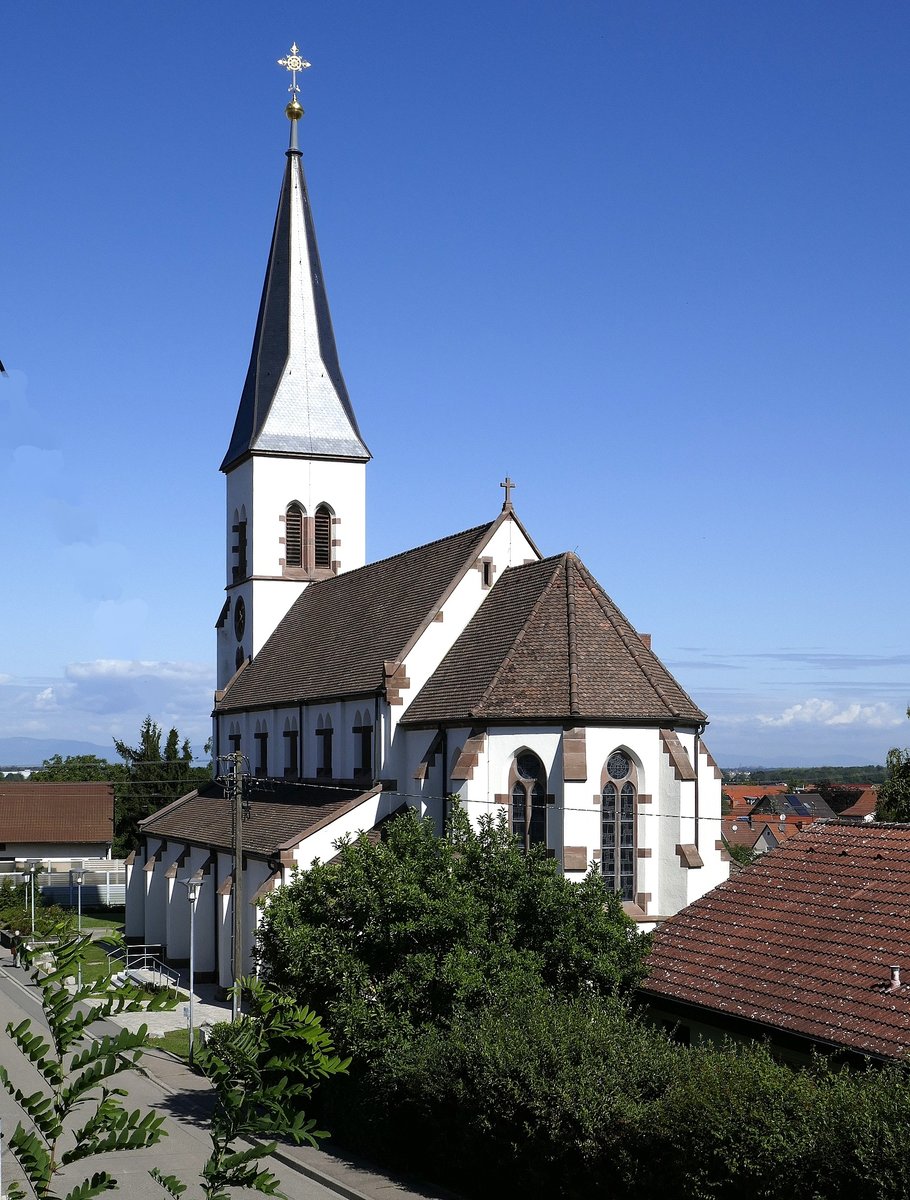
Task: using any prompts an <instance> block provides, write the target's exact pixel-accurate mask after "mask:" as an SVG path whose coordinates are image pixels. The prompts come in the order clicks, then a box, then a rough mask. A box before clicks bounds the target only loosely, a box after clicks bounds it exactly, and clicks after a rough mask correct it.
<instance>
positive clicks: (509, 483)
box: [499, 475, 516, 512]
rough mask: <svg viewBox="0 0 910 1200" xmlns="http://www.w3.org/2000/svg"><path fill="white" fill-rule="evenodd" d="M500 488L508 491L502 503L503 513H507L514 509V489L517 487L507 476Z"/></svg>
mask: <svg viewBox="0 0 910 1200" xmlns="http://www.w3.org/2000/svg"><path fill="white" fill-rule="evenodd" d="M499 486H500V487H501V488H505V490H506V498H505V500H504V501H503V502H502V511H503V512H507V511H509V510H510V509H511V507H512V488H514V487H515V486H516V485H515V484H514V483H513V482H512V480H511V479H510V478H509V476H508V475H507V476H506V477H505V479H504V480H503V481H502V483H501V484H500V485H499Z"/></svg>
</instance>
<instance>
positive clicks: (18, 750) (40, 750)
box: [0, 737, 120, 771]
mask: <svg viewBox="0 0 910 1200" xmlns="http://www.w3.org/2000/svg"><path fill="white" fill-rule="evenodd" d="M55 754H59V755H60V756H61V757H62V758H67V757H69V756H70V755H74V754H94V755H95V756H96V757H98V758H106V759H107V760H108V762H119V761H120V760H119V759H118V757H117V752H116V750H115V749H114V743H113V741H110V742H109V743H108V744H107V745H106V746H98V745H96V744H95V743H94V742H70V741H67V740H66V739H65V738H30V737H0V769H2V770H5V771H8V770H10V769H11V768H13V767H40V766H41V764H42V763H43V762H44V760H45V759H46V758H53V756H54V755H55Z"/></svg>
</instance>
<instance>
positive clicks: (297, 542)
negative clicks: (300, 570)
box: [284, 503, 303, 567]
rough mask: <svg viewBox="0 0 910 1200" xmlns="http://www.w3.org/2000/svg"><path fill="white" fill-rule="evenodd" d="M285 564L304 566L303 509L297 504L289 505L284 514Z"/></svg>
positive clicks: (287, 565) (288, 565)
mask: <svg viewBox="0 0 910 1200" xmlns="http://www.w3.org/2000/svg"><path fill="white" fill-rule="evenodd" d="M284 564H285V566H286V567H302V566H303V509H302V508H301V507H300V505H299V504H297V503H294V504H289V505H288V507H287V511H286V512H285V514H284Z"/></svg>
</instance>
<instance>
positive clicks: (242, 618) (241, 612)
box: [234, 596, 246, 642]
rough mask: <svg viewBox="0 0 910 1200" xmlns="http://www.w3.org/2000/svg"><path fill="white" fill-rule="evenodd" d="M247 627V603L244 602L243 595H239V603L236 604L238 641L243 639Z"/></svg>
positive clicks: (235, 630) (235, 620) (235, 627)
mask: <svg viewBox="0 0 910 1200" xmlns="http://www.w3.org/2000/svg"><path fill="white" fill-rule="evenodd" d="M245 628H246V605H245V604H244V603H243V597H242V596H238V597H237V603H236V604H235V605H234V633H236V635H237V641H238V642H239V641H241V640H242V639H243V631H244V629H245Z"/></svg>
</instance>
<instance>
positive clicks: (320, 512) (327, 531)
mask: <svg viewBox="0 0 910 1200" xmlns="http://www.w3.org/2000/svg"><path fill="white" fill-rule="evenodd" d="M313 552H314V553H313V558H314V565H315V566H316V567H317V568H318V569H321V570H325V569H331V566H332V514H331V512H330V511H329V509H328V508H327V507H326V506H325V505H324V504H320V505H319V507H318V508H317V509H316V519H315V521H314V522H313Z"/></svg>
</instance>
